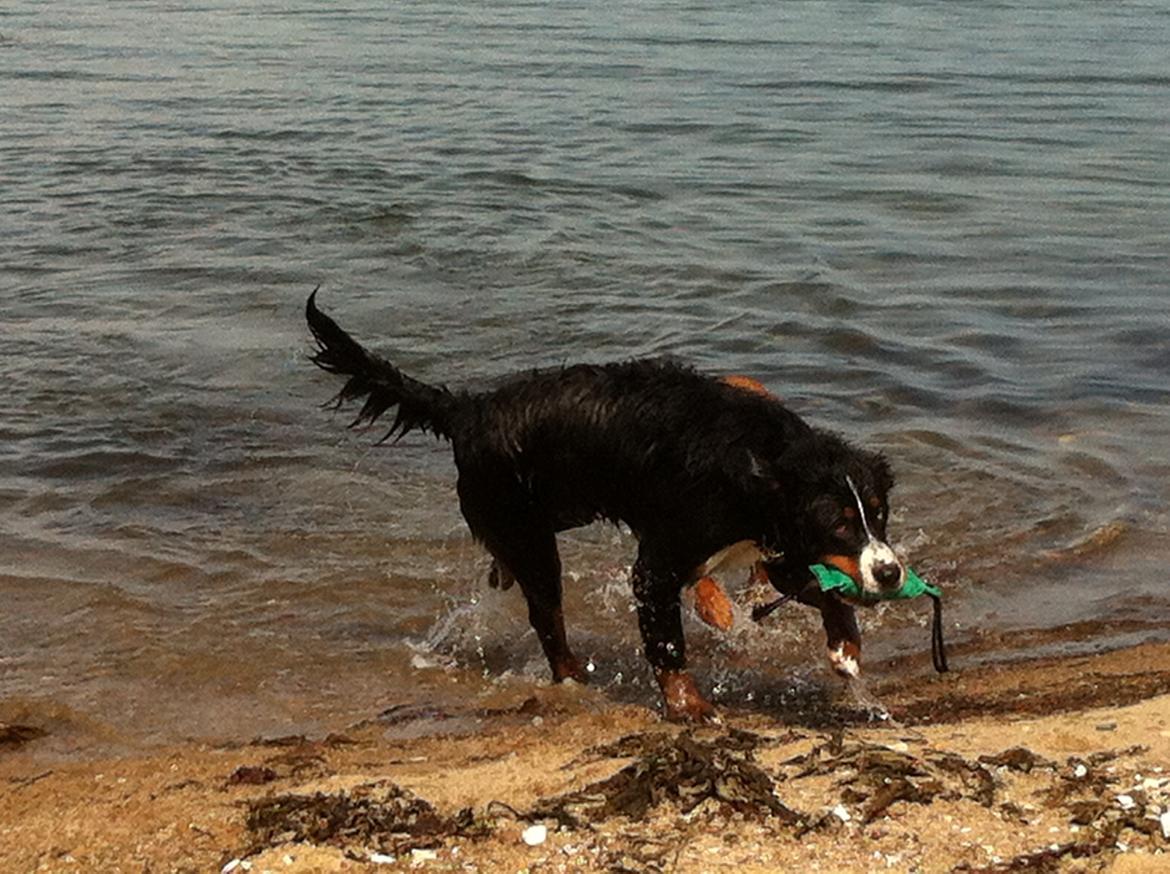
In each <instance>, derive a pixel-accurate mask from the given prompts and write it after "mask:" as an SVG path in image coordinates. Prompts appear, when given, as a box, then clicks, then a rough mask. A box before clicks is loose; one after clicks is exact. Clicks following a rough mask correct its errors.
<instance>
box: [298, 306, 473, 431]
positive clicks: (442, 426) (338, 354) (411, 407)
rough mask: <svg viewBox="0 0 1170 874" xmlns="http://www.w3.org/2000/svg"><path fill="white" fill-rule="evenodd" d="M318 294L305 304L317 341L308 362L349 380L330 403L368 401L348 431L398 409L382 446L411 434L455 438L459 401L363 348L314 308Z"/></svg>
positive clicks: (445, 391) (441, 389) (442, 389)
mask: <svg viewBox="0 0 1170 874" xmlns="http://www.w3.org/2000/svg"><path fill="white" fill-rule="evenodd" d="M316 296H317V291H316V289H314V291H313V293H312V294H311V295H309V300H308V302H307V303H306V304H305V318H306V319H308V322H309V330H311V331H312V332H313V338H314V339H315V340H316V341H317V351H316V352H315V353H314V354H312V355H311V356H309V358H310V360H311V361H312V362H313V363H314V364H316V365H317V366H318V367H320V368H321V369H322V370H326V371H328V372H329V373H337V374H340V375H342V376H346V377H348V379H347V380H346V382H345V385H343V386H342V387H341V391H339V392H338V393H337V396H336V397H335V398H334V399H333V401H332V403H334V404H335V405H336V406H338V407H340V406H341V405H342V404H344V403H345V402H346V401H350V400H354V399H357V398H362V397H364V398H365V399H366V401H365V404H364V405H363V406H362V408H361V411H360V412H359V413H358V415H357V418H356V419H354V420H353V422H351V423H350V427H351V428H352V427H356V426H358V425H362V424H368V423H372V422H373V421H374V420H376V419H377V418H378V417H379V416H381V415H382V414H383V413H385V412H386V411H387V410H388V409H390V408H391V407H395V406H396V407H398V410H397V413H396V414H395V416H394V423H393V424H392V425H391V426H390V430H389V431H388V432H386V434H385V436H383V437H382V440H381V441H379V442H384V441H386V440H389V439H390V438H391V437H394V438H395V439H397V438H399V437H402V436H403V435H404V434H406V433H408V432H410V431H429V432H430V433H432V434H434V435H436V436H437V437H443V438H446V439H448V440H450V439H451V436H452V434H453V418H454V415H455V410H456V407H457V399H456V396H455V395H453V394H452V393H451V392H450V391H448V390H447V389H446V388H445V387H442V386H438V387H436V386H430V385H427V384H425V383H422V382H419V381H418V380H416V379H412V378H411V377H409V376H407V375H406V374H405V373H403V372H402V371H401V370H399V369H398V368H397V367H395V366H394V365H393V364H391V363H390V362H389V361H387V360H386V359H384V358H381V357H379V356H377V355H374V354H373V353H372V352H369V351H367V350H366V349H364V348H363V347H362V346H361V344H360V343H358V342H357V341H356V340H355V339H353V337H351V336H349V334H347V333H346V332H345V331H343V330H342V329H341V328H340V327H339V326H338V325H337V323H336V322H334V321H333V319H331V318H329V316H327V315H325V314H324V313H323V312H321V311H320V310H319V309H317V305H316V303H315V300H314V299H315V298H316Z"/></svg>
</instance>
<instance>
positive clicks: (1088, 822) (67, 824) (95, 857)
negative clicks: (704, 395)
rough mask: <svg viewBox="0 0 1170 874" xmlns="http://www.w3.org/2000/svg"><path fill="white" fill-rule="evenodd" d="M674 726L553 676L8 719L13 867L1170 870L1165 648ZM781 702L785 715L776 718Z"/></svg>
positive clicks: (1169, 693) (1, 812)
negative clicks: (256, 715)
mask: <svg viewBox="0 0 1170 874" xmlns="http://www.w3.org/2000/svg"><path fill="white" fill-rule="evenodd" d="M955 662H956V665H957V666H958V667H959V669H958V670H956V671H954V672H952V673H951V674H948V675H943V676H938V677H935V676H929V675H927V674H926V673H917V674H915V675H913V676H909V677H906V676H898V674H897V672H895V673H894V674H892V675H891V674H890V673H887V674H886V675H884V676H882V677H881V678H880V680H878V681H876V682H875V684H874V686H873V692H874V693H875V694H876V695H877V696H878V698H880V700H881V701H882V702H883V703H884V704H885V705H886V706H887V707H888V708H889V710H890V712H891V714H892V718H891V719H890V720H888V721H885V722H881V721H877V722H875V721H872V720H869V721H867V720H865V719H863V718H861V717H860V716H859V715H858V714H857V713H855V712H851V711H850V710H849V709H848V708H847V707H845V706H843V705H842V706H841V707H840V708H838V709H837V711H836V714H837V715H836V717H834V718H830V719H827V720H825V719H816V718H810V717H808V716H807V714H806V715H803V716H802V715H801V714H798V713H797V714H788V715H787V716H786V718H780V716H778V715H770V714H761V713H746V712H735V711H726V710H725V711H723V713H722V724H720V725H715V726H705V727H701V728H694V729H687V728H685V727H682V726H677V725H671V724H667V723H664V722H662V721H661V720H660V719H659V718H658V716H657V715H656V714H655V713H654V712H652V711H650V710H648V709H646V708H642V707H632V706H623V705H618V704H615V703H613V702H612V701H610V700H609V699H607V698H606V696H605V695H604V693H603V692H600V691H597V690H592V689H588V688H582V687H574V686H565V687H549V688H547V689H545V690H542V691H541V692H540V693H539V694H538V695H536V696H535V697H530V698H527V699H525V700H523V701H502V702H500V704H499V706H483V705H482V702H477V708H476V709H475V710H470V709H469V710H468V711H466V712H441V711H437V710H426V709H419V708H403V707H398V708H395V707H389V708H388V709H387V710H386V711H385V712H384V713H382V714H381V715H379V716H377V717H376V718H372V719H370V720H369V721H367V722H365V723H362V724H358V725H354V726H353V727H352V728H351V729H350V730H347V731H346V732H344V733H339V734H333V735H330V736H327V737H316V738H314V737H309V738H306V737H285V738H259V739H256V740H255V741H252V742H250V743H246V744H239V745H231V746H220V747H210V746H207V745H202V744H194V743H192V744H188V745H180V746H173V747H168V748H165V749H156V750H150V751H145V752H142V751H137V752H131V753H125V754H119V755H111V756H104V757H101V758H96V759H94V758H87V759H85V760H80V761H79V760H76V759H75V758H70V757H65V756H61V755H60V754H59V753H53V752H51V751H52V744H51V734H48V735H43V736H42V735H41V734H40V732H41V731H42V730H43V729H41V728H38V727H37V726H19V725H17V724H13V723H9V724H8V725H7V726H5V727H4V728H3V729H2V734H0V737H2V738H3V745H2V747H0V869H3V870H4V871H13V872H18V871H19V872H24V871H30V872H31V871H104V872H131V871H133V872H163V871H191V872H206V871H254V872H264V871H270V872H306V871H392V870H407V869H410V870H434V871H460V870H467V871H475V870H479V871H524V870H528V871H719V870H728V871H773V870H805V871H904V872H913V871H919V872H943V871H963V872H992V871H996V872H998V871H1118V872H1138V871H1166V870H1170V855H1167V854H1166V851H1167V850H1168V849H1170V839H1168V837H1167V834H1168V833H1170V816H1167V815H1166V814H1167V811H1170V645H1165V644H1146V645H1142V646H1138V647H1136V648H1132V649H1127V650H1121V651H1114V652H1108V653H1100V654H1093V655H1086V656H1079V657H1071V658H1060V659H1048V660H1037V661H1026V662H1016V663H1011V664H1000V665H985V666H982V667H974V668H966V669H964V668H963V667H962V657H961V654H959V655H958V656H957V657H956V658H955ZM781 716H783V715H781Z"/></svg>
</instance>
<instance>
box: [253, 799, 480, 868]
mask: <svg viewBox="0 0 1170 874" xmlns="http://www.w3.org/2000/svg"><path fill="white" fill-rule="evenodd" d="M246 825H247V827H248V831H249V832H250V833H251V834H252V836H253V838H254V840H255V843H256V846H255V847H254V851H255V850H259V849H262V848H264V847H271V846H277V845H280V844H285V843H290V842H305V843H312V844H331V845H333V846H337V847H354V846H356V847H362V848H366V849H375V850H378V851H380V852H383V853H398V852H401V851H402V849H403V848H404V847H427V846H436V845H438V844H439V843H440V842H441V841H442V840H443V838H446V837H449V836H452V835H456V834H465V833H466V831H467V829H469V828H470V827H471V825H472V816H471V811H470V810H464V811H460V813H458V814H457V815H456V816H455V817H453V818H452V817H445V816H442V815H441V814H440V813H439V812H438V811H437V810H435V808H434V807H433V806H432V805H431V804H430V803H429V802H427V801H425V800H424V799H422V798H419V797H417V796H416V795H414V794H412V793H411V792H409V791H407V790H406V789H403V788H402V787H401V786H397V785H395V784H393V783H388V782H380V783H372V784H367V785H364V786H359V787H356V788H355V789H354V790H353V791H352V792H339V793H336V794H326V793H323V792H317V793H314V794H312V795H275V796H270V797H267V798H261V799H258V800H256V801H253V802H250V803H249V805H248V813H247V819H246Z"/></svg>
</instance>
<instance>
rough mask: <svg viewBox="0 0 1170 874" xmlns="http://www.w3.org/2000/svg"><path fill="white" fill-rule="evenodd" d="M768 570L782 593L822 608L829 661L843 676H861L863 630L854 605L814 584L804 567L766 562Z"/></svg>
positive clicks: (820, 609)
mask: <svg viewBox="0 0 1170 874" xmlns="http://www.w3.org/2000/svg"><path fill="white" fill-rule="evenodd" d="M764 570H765V571H766V572H767V574H768V577H769V579H770V580H771V581H772V585H773V586H774V587H775V588H776V589H777V590H779V591H780V592H781V593H783V594H786V595H789V596H790V597H795V598H796V600H797V601H798V602H800V603H801V604H806V605H808V606H809V607H815V608H816V609H817V610H819V611H820V614H821V622H822V623H823V624H824V626H825V645H826V647H827V648H828V653H829V664H831V665H832V666H833V670H834V671H836V672H837V673H838V674H839V675H841V676H842V677H846V678H849V679H854V678H856V677H858V676H859V675H860V674H861V630H860V629H859V628H858V626H857V614H856V613H855V612H854V610H853V607H852V605H850V604H847V603H846V602H844V601H842V600H841V599H840V598H838V597H837V596H836V595H834V594H831V593H827V592H823V591H821V590H820V589H819V588H817V586H816V585H815V584H811V583H812V581H811V579H810V578H809V576H808V575H807V573H805V572H803V571H802V570H801V571H797V570H795V569H794V568H792V567H789V566H788V565H786V564H784V563H768V564H765V565H764Z"/></svg>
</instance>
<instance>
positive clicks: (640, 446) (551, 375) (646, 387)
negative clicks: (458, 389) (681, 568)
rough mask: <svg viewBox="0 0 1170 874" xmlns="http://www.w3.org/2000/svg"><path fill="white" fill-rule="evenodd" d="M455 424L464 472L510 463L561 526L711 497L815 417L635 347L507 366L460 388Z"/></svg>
mask: <svg viewBox="0 0 1170 874" xmlns="http://www.w3.org/2000/svg"><path fill="white" fill-rule="evenodd" d="M451 432H452V433H451V439H452V442H453V444H454V450H455V457H456V462H457V464H458V467H459V470H460V473H461V476H467V475H475V474H476V473H477V472H479V471H481V470H483V469H484V468H486V467H495V468H499V469H501V470H502V469H504V468H507V469H509V470H510V471H512V472H513V473H514V476H515V477H516V479H517V480H518V481H519V482H521V483H523V484H524V487H525V489H526V491H527V492H528V494H529V495H530V497H531V500H532V501H533V503H534V504H536V505H538V506H539V507H540V508H541V511H542V512H543V513H544V514H546V516H548V517H549V518H551V519H552V520H553V521H554V524H555V527H556V529H557V530H563V529H565V528H569V527H574V526H576V525H580V524H584V523H586V522H588V521H591V520H592V519H595V518H599V517H603V518H609V519H613V520H620V521H623V522H626V523H627V524H629V525H630V526H631V527H632V528H634V530H635V531H639V530H640V529H642V528H644V527H646V526H647V525H648V524H654V525H661V524H662V522H663V520H664V519H669V518H671V517H673V516H674V515H676V514H678V513H679V512H680V509H682V508H685V512H686V513H688V514H693V513H694V512H695V510H694V505H695V504H696V503H697V502H709V501H713V500H717V499H718V495H716V494H715V493H716V492H717V491H719V490H720V489H726V487H727V484H728V482H729V477H730V478H732V479H734V480H735V481H736V483H737V485H738V484H739V483H741V482H742V481H743V480H744V479H746V478H749V477H751V475H752V473H753V464H756V465H757V466H759V465H761V464H762V463H763V462H764V460H765V459H768V458H771V457H774V456H775V455H776V454H777V453H779V452H782V451H783V450H784V448H785V443H787V442H791V441H795V440H798V439H799V438H801V437H803V436H805V435H807V434H808V433H810V432H811V429H810V428H809V426H808V425H806V424H805V423H804V422H803V421H802V420H801V419H800V418H799V417H797V416H796V415H795V414H793V413H791V412H790V411H789V410H787V409H786V408H785V407H783V406H782V405H781V404H780V403H779V402H778V401H776V400H774V399H770V398H766V397H761V396H758V395H753V394H751V393H748V392H744V391H742V390H740V389H737V388H734V387H732V386H728V385H726V384H724V383H722V382H721V381H720V380H717V379H715V378H712V377H709V376H705V375H703V374H700V373H698V372H697V371H695V370H693V369H692V368H690V367H686V366H684V365H681V364H678V363H676V362H673V361H669V360H657V359H642V360H637V361H630V362H622V363H615V364H604V365H575V366H572V367H566V368H563V369H557V370H548V371H539V372H534V373H527V374H523V375H520V376H517V377H513V378H511V379H509V380H508V381H507V382H505V383H503V384H501V385H500V386H498V387H497V388H495V389H494V390H491V391H488V392H484V393H482V394H477V395H472V396H468V397H467V398H466V399H465V400H464V401H463V403H462V404H461V406H460V411H459V414H458V415H457V416H456V417H455V419H454V421H453V427H452V429H451ZM733 503H736V504H739V503H742V494H741V493H739V492H738V491H737V494H736V495H735V500H734V502H733Z"/></svg>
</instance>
